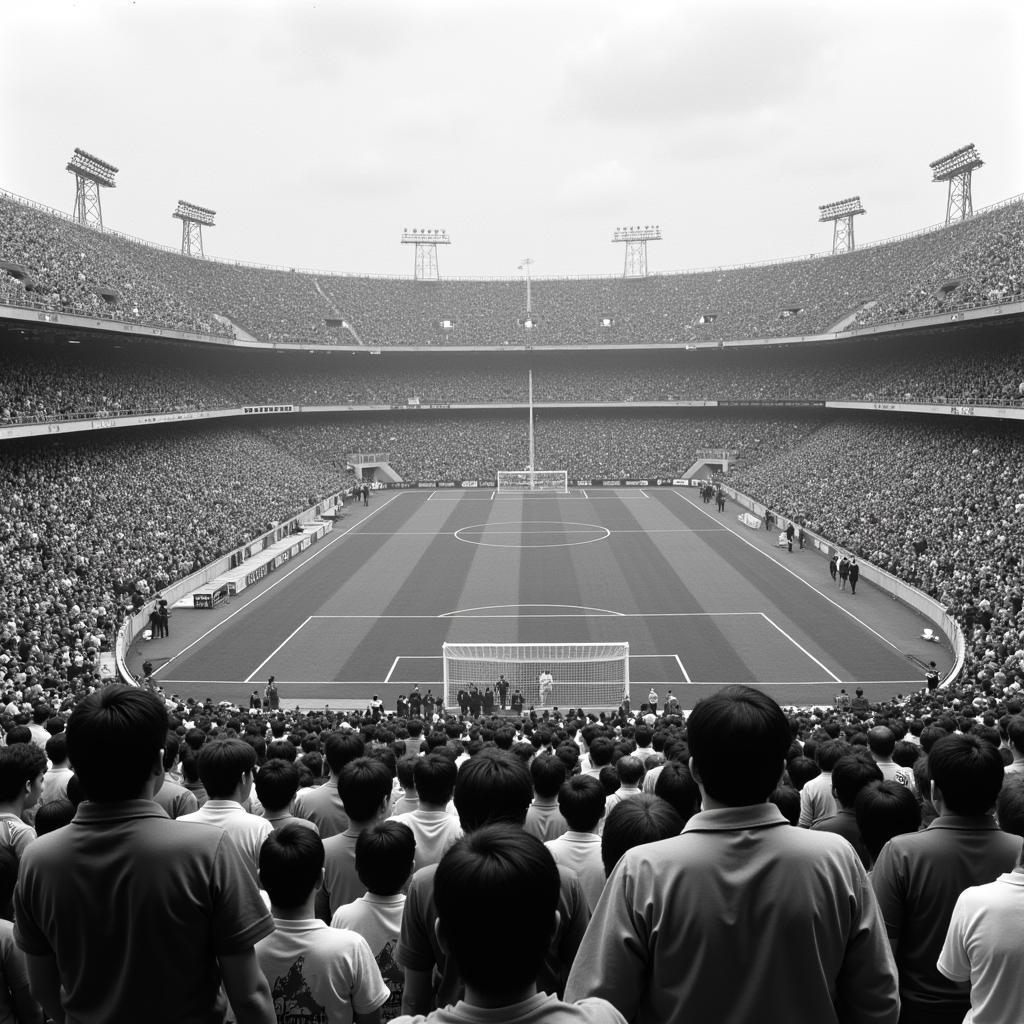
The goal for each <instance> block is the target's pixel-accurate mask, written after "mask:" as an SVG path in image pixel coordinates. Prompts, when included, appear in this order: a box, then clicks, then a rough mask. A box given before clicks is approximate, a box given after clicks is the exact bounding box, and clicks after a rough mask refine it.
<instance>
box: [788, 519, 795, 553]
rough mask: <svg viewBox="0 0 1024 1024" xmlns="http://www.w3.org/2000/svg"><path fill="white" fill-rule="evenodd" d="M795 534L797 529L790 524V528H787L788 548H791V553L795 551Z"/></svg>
mask: <svg viewBox="0 0 1024 1024" xmlns="http://www.w3.org/2000/svg"><path fill="white" fill-rule="evenodd" d="M795 534H796V527H795V526H794V525H793V524H792V523H790V524H789V526H787V527H786V547H787V548H789V550H790V551H792V550H793V537H794V535H795Z"/></svg>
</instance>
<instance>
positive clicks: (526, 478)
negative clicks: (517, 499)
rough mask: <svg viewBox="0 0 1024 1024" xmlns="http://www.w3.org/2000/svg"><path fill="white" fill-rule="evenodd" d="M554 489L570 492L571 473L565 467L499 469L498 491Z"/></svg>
mask: <svg viewBox="0 0 1024 1024" xmlns="http://www.w3.org/2000/svg"><path fill="white" fill-rule="evenodd" d="M525 491H554V492H555V493H556V494H568V493H569V474H568V473H567V472H566V471H565V470H564V469H524V470H514V469H499V470H498V493H499V494H510V493H513V492H516V493H522V492H525Z"/></svg>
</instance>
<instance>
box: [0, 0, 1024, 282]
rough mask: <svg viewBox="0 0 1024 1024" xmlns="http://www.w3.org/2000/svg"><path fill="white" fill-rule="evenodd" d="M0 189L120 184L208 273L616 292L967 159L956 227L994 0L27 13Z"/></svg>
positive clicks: (987, 109)
mask: <svg viewBox="0 0 1024 1024" xmlns="http://www.w3.org/2000/svg"><path fill="white" fill-rule="evenodd" d="M0 31H2V34H3V43H2V53H0V85H2V86H3V89H4V94H5V98H6V103H5V111H4V115H3V121H2V128H0V187H3V188H6V189H8V190H9V191H12V192H16V193H19V194H21V195H25V196H28V197H30V198H32V199H35V200H36V201H38V202H42V203H45V204H47V205H50V206H54V207H57V208H58V209H62V210H66V211H70V210H71V208H72V206H73V203H74V184H73V180H72V178H71V176H70V175H69V174H67V173H66V172H65V170H64V165H65V163H66V162H67V160H68V158H69V157H70V156H71V152H72V150H73V149H74V147H75V146H80V147H82V148H83V149H86V150H88V151H89V152H91V153H94V154H96V155H97V156H100V157H102V158H104V159H106V160H108V161H109V162H111V163H113V164H115V165H116V166H117V167H119V168H120V174H119V175H118V186H117V188H116V189H113V190H105V191H104V193H103V207H104V221H105V223H106V224H107V226H108V227H113V228H116V229H118V230H120V231H125V232H128V233H129V234H133V235H138V236H140V237H142V238H145V239H148V240H150V241H154V242H160V243H163V244H166V245H172V246H177V245H178V244H180V223H179V222H178V221H176V220H172V219H171V216H170V215H171V213H172V211H173V210H174V207H175V205H176V203H177V200H178V199H179V198H182V199H187V200H189V201H191V202H195V203H198V204H200V205H202V206H207V207H212V208H213V209H215V210H216V211H217V226H216V227H215V228H213V229H207V230H206V232H205V234H204V241H205V245H206V251H207V254H208V255H213V256H218V257H225V258H237V259H243V260H249V261H255V262H265V263H275V264H284V265H288V266H298V267H312V268H321V269H327V270H337V271H348V272H357V271H363V272H369V273H383V274H394V275H401V276H408V275H410V274H411V272H412V264H413V252H412V248H411V247H408V246H400V245H399V241H398V239H399V235H400V233H401V231H402V229H403V227H409V228H413V227H441V228H446V229H447V230H448V232H449V233H450V235H451V237H452V239H453V244H452V245H451V246H450V247H445V248H442V249H440V250H439V263H440V267H441V272H442V275H445V276H456V275H457V276H516V275H517V270H516V267H517V265H518V264H519V262H520V260H521V258H522V257H523V256H527V255H529V256H531V257H533V259H534V260H535V264H534V267H533V273H534V275H535V276H538V277H542V276H546V275H558V274H616V273H621V269H622V258H623V252H622V246H613V245H612V244H611V241H610V239H611V234H612V231H613V229H614V228H615V227H616V226H619V225H629V224H648V223H651V224H653V223H657V224H660V225H661V228H662V231H663V233H664V236H665V237H664V240H663V241H661V242H655V243H651V244H650V246H649V264H650V269H651V270H652V271H655V270H663V271H670V270H681V269H686V268H691V267H702V266H713V265H717V264H730V263H741V262H752V261H757V260H764V259H772V258H777V257H783V256H797V255H801V254H806V253H810V252H822V251H826V250H828V249H829V248H830V247H831V242H832V237H831V226H830V225H825V224H819V223H818V222H817V215H818V211H817V207H818V205H819V204H821V203H824V202H828V201H832V200H836V199H843V198H846V197H847V196H851V195H855V194H857V195H860V196H861V198H862V200H863V203H864V206H865V208H866V210H867V215H866V216H864V217H859V218H857V221H856V231H857V239H858V241H859V242H861V243H863V242H866V241H870V240H875V239H881V238H887V237H889V236H891V235H895V234H900V233H903V232H906V231H912V230H915V229H917V228H920V227H925V226H927V225H930V224H933V223H936V222H937V221H940V220H942V219H943V218H944V216H945V191H944V186H940V185H937V184H932V183H931V180H930V179H931V172H930V171H929V169H928V164H929V162H930V161H932V160H934V159H936V158H937V157H940V156H942V155H944V154H945V153H947V152H949V151H951V150H953V149H955V148H957V147H959V146H961V145H964V144H966V143H969V142H973V143H975V144H976V145H977V146H978V149H979V151H980V152H981V156H982V157H983V159H984V160H985V161H986V166H985V167H983V168H981V169H980V170H979V171H977V172H976V173H975V178H974V202H975V207H976V208H978V207H981V206H985V205H988V204H990V203H993V202H997V201H999V200H1001V199H1005V198H1009V197H1010V196H1013V195H1016V194H1018V193H1020V192H1024V129H1022V127H1021V120H1020V116H1021V115H1020V112H1021V106H1022V100H1024V4H1021V3H1019V2H1017V0H969V2H968V0H955V2H953V0H928V2H924V0H860V2H859V3H856V4H853V3H845V4H840V3H837V2H834V0H805V2H804V0H785V2H781V0H776V2H765V0H718V2H711V0H700V2H696V0H675V2H672V0H616V2H608V0H516V2H506V0H373V2H371V0H358V2H352V0H345V2H340V0H321V2H319V3H310V2H308V0H303V2H299V0H289V2H284V0H278V2H270V0H245V2H227V0H203V2H196V0H173V2H172V0H138V2H136V3H129V2H125V0H116V2H115V0H81V2H77V3H72V2H68V0H35V2H17V0H14V2H11V3H7V4H6V5H5V10H4V14H3V18H2V22H0Z"/></svg>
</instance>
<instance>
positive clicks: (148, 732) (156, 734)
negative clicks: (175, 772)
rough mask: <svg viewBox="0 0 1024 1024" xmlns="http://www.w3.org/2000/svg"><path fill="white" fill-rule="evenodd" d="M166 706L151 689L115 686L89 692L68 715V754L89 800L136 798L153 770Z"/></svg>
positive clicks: (164, 730) (163, 732) (161, 740)
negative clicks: (69, 715)
mask: <svg viewBox="0 0 1024 1024" xmlns="http://www.w3.org/2000/svg"><path fill="white" fill-rule="evenodd" d="M166 735H167V709H166V708H165V707H164V705H163V703H162V702H161V700H160V698H159V697H157V696H156V694H155V693H151V692H150V691H149V690H142V689H139V688H137V687H134V686H122V685H119V684H112V685H110V686H104V687H101V688H100V689H99V690H96V691H94V692H93V693H90V694H89V695H88V696H87V697H85V698H84V699H83V700H82V701H80V702H79V704H78V706H77V707H76V708H75V710H74V711H72V712H71V717H70V718H69V719H68V727H67V737H68V758H69V759H70V761H71V765H72V767H73V768H74V770H75V774H76V775H77V776H78V779H79V781H80V782H81V785H82V790H83V792H84V793H85V796H86V799H88V800H93V801H96V802H98V803H110V802H113V801H120V800H133V799H136V798H137V797H138V796H139V795H140V793H141V791H142V788H143V786H144V785H145V784H146V780H147V779H149V778H150V776H151V775H153V774H154V767H155V765H156V759H157V757H158V756H159V754H160V751H161V750H163V746H164V738H165V737H166Z"/></svg>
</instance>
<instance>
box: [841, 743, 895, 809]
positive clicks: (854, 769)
mask: <svg viewBox="0 0 1024 1024" xmlns="http://www.w3.org/2000/svg"><path fill="white" fill-rule="evenodd" d="M884 778H885V776H884V775H882V769H881V768H879V767H878V765H877V764H875V761H874V758H873V757H872V756H871V755H870V754H869V753H868V752H867V751H866V750H863V749H861V750H860V752H858V753H856V754H844V755H843V756H842V757H841V758H839V760H838V761H836V763H835V767H834V768H833V769H832V788H833V789H834V790H835V793H836V800H838V801H839V804H840V806H841V807H847V808H850V809H851V810H852V809H853V802H854V801H855V800H856V799H857V794H858V793H859V792H860V791H861V790H862V789H863V788H864V787H865V786H866V785H868V783H871V782H881V781H882V779H884Z"/></svg>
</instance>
